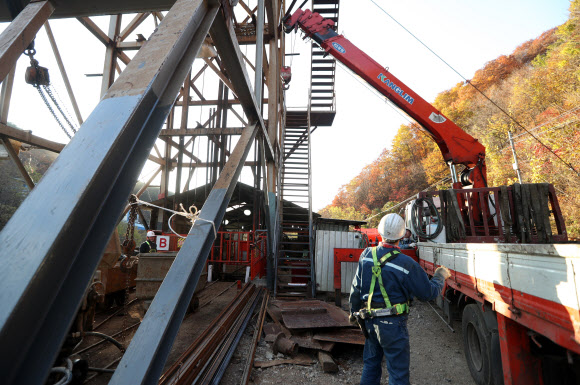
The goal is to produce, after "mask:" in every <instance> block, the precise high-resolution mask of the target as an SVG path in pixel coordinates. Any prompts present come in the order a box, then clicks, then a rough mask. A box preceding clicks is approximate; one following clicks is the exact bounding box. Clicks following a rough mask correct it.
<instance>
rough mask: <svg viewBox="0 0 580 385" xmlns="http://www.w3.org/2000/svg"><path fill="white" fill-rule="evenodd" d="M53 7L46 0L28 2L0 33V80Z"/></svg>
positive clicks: (50, 13) (13, 64) (12, 65)
mask: <svg viewBox="0 0 580 385" xmlns="http://www.w3.org/2000/svg"><path fill="white" fill-rule="evenodd" d="M53 11H54V7H53V6H52V4H51V3H50V2H48V1H39V2H31V3H29V4H28V5H27V6H26V7H25V8H24V9H23V10H22V12H20V13H19V14H18V16H16V18H15V19H14V21H12V23H10V25H9V26H8V28H6V29H5V30H4V32H2V34H1V35H0V82H1V81H3V80H4V78H5V77H6V75H8V73H9V72H10V70H11V69H12V68H13V67H14V66H15V65H16V61H17V60H18V58H19V57H20V55H21V54H22V52H24V50H25V49H26V47H28V45H29V44H30V42H32V40H34V37H35V36H36V33H37V32H38V30H39V29H40V28H41V27H42V26H43V25H44V23H45V22H46V21H47V20H48V18H49V17H50V15H52V12H53Z"/></svg>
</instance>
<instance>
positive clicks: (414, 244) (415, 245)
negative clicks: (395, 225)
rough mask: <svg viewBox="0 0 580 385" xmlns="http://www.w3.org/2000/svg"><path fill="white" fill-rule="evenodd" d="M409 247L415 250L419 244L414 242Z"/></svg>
mask: <svg viewBox="0 0 580 385" xmlns="http://www.w3.org/2000/svg"><path fill="white" fill-rule="evenodd" d="M409 246H411V247H412V248H413V249H414V248H415V247H417V244H416V243H415V242H413V243H410V244H409Z"/></svg>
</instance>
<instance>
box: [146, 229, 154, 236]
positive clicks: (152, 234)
mask: <svg viewBox="0 0 580 385" xmlns="http://www.w3.org/2000/svg"><path fill="white" fill-rule="evenodd" d="M147 236H148V237H154V236H155V233H154V232H153V231H151V230H149V231H148V232H147Z"/></svg>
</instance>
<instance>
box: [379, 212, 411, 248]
mask: <svg viewBox="0 0 580 385" xmlns="http://www.w3.org/2000/svg"><path fill="white" fill-rule="evenodd" d="M378 230H379V234H381V237H383V241H384V242H392V241H396V240H398V239H401V238H403V236H404V235H405V220H404V219H403V218H401V216H400V215H399V214H387V215H385V216H384V217H383V218H382V219H381V222H380V223H379V228H378Z"/></svg>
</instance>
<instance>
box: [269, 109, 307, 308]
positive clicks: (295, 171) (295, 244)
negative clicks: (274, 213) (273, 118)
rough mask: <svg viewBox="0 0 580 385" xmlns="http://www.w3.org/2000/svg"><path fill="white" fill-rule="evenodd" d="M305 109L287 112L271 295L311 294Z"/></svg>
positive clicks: (299, 295) (300, 295)
mask: <svg viewBox="0 0 580 385" xmlns="http://www.w3.org/2000/svg"><path fill="white" fill-rule="evenodd" d="M308 117H309V114H308V110H307V111H286V127H285V130H284V138H283V143H282V146H283V157H282V158H283V161H282V173H281V190H280V191H281V194H280V195H281V204H280V209H281V210H280V218H281V220H280V223H281V231H280V241H279V243H278V245H279V248H278V256H277V260H276V269H275V271H276V287H275V289H274V294H275V295H276V296H282V297H313V296H314V295H315V293H316V287H315V284H314V277H315V275H314V258H313V253H312V203H311V197H312V192H311V184H310V179H311V173H310V120H309V118H308Z"/></svg>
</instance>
